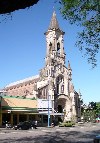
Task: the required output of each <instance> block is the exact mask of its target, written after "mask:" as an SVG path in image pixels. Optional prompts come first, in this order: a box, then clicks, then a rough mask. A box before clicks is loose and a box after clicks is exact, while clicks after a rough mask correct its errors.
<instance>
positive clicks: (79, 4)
mask: <svg viewBox="0 0 100 143" xmlns="http://www.w3.org/2000/svg"><path fill="white" fill-rule="evenodd" d="M59 3H60V4H61V5H60V6H61V7H60V11H61V14H62V16H63V18H64V19H66V20H69V22H70V23H71V24H77V25H78V26H81V27H82V31H81V32H80V33H78V40H77V41H76V46H77V47H78V48H79V50H80V51H82V52H83V53H84V55H85V56H87V60H88V63H91V64H92V67H93V68H94V67H95V66H96V65H97V58H96V55H97V53H98V52H99V50H100V1H99V0H59Z"/></svg>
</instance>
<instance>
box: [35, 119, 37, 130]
mask: <svg viewBox="0 0 100 143" xmlns="http://www.w3.org/2000/svg"><path fill="white" fill-rule="evenodd" d="M34 125H35V129H37V120H36V121H35V124H34Z"/></svg>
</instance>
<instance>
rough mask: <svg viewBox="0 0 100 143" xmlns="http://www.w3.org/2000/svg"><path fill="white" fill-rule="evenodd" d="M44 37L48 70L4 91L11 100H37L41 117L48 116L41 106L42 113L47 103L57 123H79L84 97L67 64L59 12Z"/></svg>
mask: <svg viewBox="0 0 100 143" xmlns="http://www.w3.org/2000/svg"><path fill="white" fill-rule="evenodd" d="M44 34H45V36H46V57H45V67H44V68H42V69H41V70H40V73H39V75H37V76H33V77H29V78H26V79H23V80H20V81H17V82H14V83H11V84H9V85H7V86H6V87H5V88H4V89H3V90H4V91H5V92H6V94H7V95H8V96H18V97H23V98H25V99H28V98H34V99H36V100H37V109H38V113H40V114H43V113H44V110H42V111H40V110H39V109H40V108H41V106H42V109H45V106H47V105H46V104H44V103H43V100H44V101H45V103H46V102H48V101H49V102H50V103H49V104H50V105H49V106H50V114H51V115H53V116H54V118H55V119H56V120H58V118H59V119H60V118H61V120H63V121H69V120H74V121H79V120H80V118H81V105H80V93H78V92H76V91H75V89H74V85H73V83H72V69H71V66H70V63H69V62H68V66H66V63H65V58H66V54H65V51H64V37H63V36H64V34H65V33H64V32H63V31H62V30H61V29H60V27H59V24H58V21H57V18H56V13H55V11H54V12H53V15H52V18H51V21H50V25H49V28H48V30H47V31H46V32H45V33H44ZM40 101H41V102H40ZM40 104H42V105H41V106H40ZM43 106H44V107H43ZM47 110H48V109H47ZM47 110H45V113H46V112H47Z"/></svg>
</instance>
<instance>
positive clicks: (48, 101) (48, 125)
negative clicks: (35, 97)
mask: <svg viewBox="0 0 100 143" xmlns="http://www.w3.org/2000/svg"><path fill="white" fill-rule="evenodd" d="M48 127H50V111H49V94H48Z"/></svg>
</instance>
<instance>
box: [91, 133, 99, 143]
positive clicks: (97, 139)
mask: <svg viewBox="0 0 100 143" xmlns="http://www.w3.org/2000/svg"><path fill="white" fill-rule="evenodd" d="M93 143H100V135H98V136H96V137H95V138H94V142H93Z"/></svg>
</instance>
